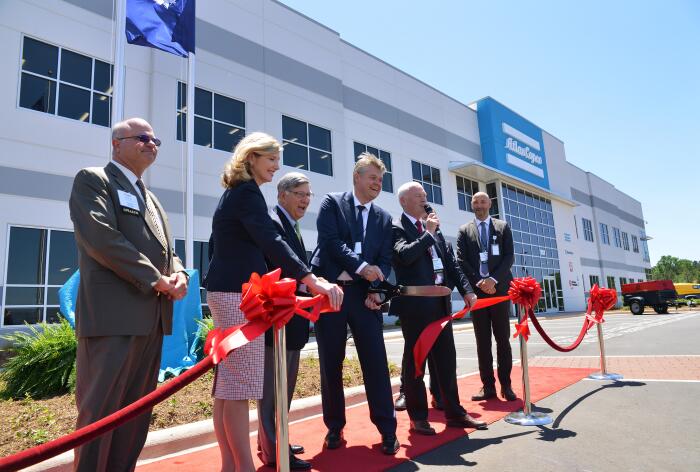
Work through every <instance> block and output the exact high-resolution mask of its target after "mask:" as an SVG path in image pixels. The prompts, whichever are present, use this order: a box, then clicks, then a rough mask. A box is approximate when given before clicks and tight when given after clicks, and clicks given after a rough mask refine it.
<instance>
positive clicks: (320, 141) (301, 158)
mask: <svg viewBox="0 0 700 472" xmlns="http://www.w3.org/2000/svg"><path fill="white" fill-rule="evenodd" d="M282 138H283V142H282V145H283V146H284V153H282V156H283V161H284V165H286V166H289V167H296V168H297V169H304V170H310V171H311V172H317V173H319V174H324V175H333V154H332V149H331V132H330V130H327V129H325V128H321V127H319V126H316V125H312V124H310V123H306V122H304V121H300V120H296V119H294V118H290V117H288V116H284V115H282Z"/></svg>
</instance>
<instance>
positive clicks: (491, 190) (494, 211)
mask: <svg viewBox="0 0 700 472" xmlns="http://www.w3.org/2000/svg"><path fill="white" fill-rule="evenodd" d="M486 193H487V194H488V196H489V198H490V199H491V208H490V209H489V215H490V216H492V217H494V218H498V217H499V214H500V212H499V211H498V193H496V184H495V183H490V184H486ZM530 198H532V195H530Z"/></svg>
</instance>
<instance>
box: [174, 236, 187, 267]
mask: <svg viewBox="0 0 700 472" xmlns="http://www.w3.org/2000/svg"><path fill="white" fill-rule="evenodd" d="M175 254H177V257H179V258H180V259H182V261H183V262H184V261H185V259H186V258H187V253H186V251H185V240H184V239H176V240H175Z"/></svg>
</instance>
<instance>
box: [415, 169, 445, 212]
mask: <svg viewBox="0 0 700 472" xmlns="http://www.w3.org/2000/svg"><path fill="white" fill-rule="evenodd" d="M411 170H412V172H413V180H414V181H415V182H418V183H420V184H421V185H423V188H424V189H425V193H427V194H428V201H429V202H430V203H437V204H439V205H442V184H441V182H442V181H441V180H440V169H438V168H436V167H430V166H429V165H426V164H421V163H420V162H416V161H411Z"/></svg>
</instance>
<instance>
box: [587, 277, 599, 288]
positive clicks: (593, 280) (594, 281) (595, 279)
mask: <svg viewBox="0 0 700 472" xmlns="http://www.w3.org/2000/svg"><path fill="white" fill-rule="evenodd" d="M588 279H589V280H590V282H591V288H593V286H594V285H597V286H599V287H600V277H598V276H597V275H589V276H588Z"/></svg>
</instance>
